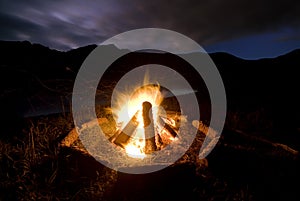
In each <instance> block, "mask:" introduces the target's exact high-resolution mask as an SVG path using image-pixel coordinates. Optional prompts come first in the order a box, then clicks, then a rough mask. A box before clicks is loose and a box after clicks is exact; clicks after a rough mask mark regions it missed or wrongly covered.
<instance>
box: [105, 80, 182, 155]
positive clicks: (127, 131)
mask: <svg viewBox="0 0 300 201" xmlns="http://www.w3.org/2000/svg"><path fill="white" fill-rule="evenodd" d="M167 94H169V96H170V92H169V91H168V90H167V89H165V88H162V87H160V86H159V85H157V84H156V85H154V84H148V85H144V86H142V87H138V88H137V89H136V90H135V91H134V93H133V94H132V95H130V96H129V95H128V96H127V97H124V98H123V100H125V101H123V102H122V101H120V104H119V105H118V108H114V109H115V112H114V116H115V119H116V122H117V129H116V132H115V133H114V135H113V136H111V137H110V141H111V142H112V143H114V144H115V145H116V146H119V147H121V148H122V149H124V150H125V152H126V154H127V155H128V156H130V157H132V158H140V159H143V158H145V157H146V156H147V155H149V154H151V153H153V152H155V151H158V150H161V149H163V148H164V147H165V146H167V145H168V144H170V143H172V142H173V141H174V140H176V139H177V135H178V129H179V125H180V109H178V107H179V105H178V102H177V100H176V98H175V97H167V96H168V95H167ZM125 96H126V95H125ZM172 102H173V103H172ZM174 102H175V103H174ZM171 105H176V106H175V108H176V107H177V108H176V109H174V106H173V110H169V109H168V108H172V107H171Z"/></svg>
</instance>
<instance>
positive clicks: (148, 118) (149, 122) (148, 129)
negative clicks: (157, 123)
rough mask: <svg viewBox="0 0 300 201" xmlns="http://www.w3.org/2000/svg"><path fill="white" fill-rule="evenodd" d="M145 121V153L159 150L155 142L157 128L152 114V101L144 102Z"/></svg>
mask: <svg viewBox="0 0 300 201" xmlns="http://www.w3.org/2000/svg"><path fill="white" fill-rule="evenodd" d="M143 122H144V130H145V139H146V142H145V153H146V154H150V153H152V152H154V151H156V150H157V146H156V143H155V130H154V122H153V114H152V105H151V103H149V102H147V101H145V102H143Z"/></svg>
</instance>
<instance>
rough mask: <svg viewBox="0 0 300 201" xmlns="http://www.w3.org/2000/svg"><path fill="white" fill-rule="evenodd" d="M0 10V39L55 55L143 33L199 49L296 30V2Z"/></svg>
mask: <svg viewBox="0 0 300 201" xmlns="http://www.w3.org/2000/svg"><path fill="white" fill-rule="evenodd" d="M0 6H1V7H0V22H1V33H0V39H3V40H26V39H28V40H30V41H32V42H38V43H42V44H45V45H48V46H50V47H53V48H58V49H69V48H72V47H78V46H82V45H87V44H91V43H99V42H102V41H103V40H104V39H106V38H109V37H111V36H113V35H115V34H117V33H120V32H123V31H127V30H131V29H135V28H144V27H159V28H166V29H172V30H174V31H178V32H181V33H183V34H185V35H187V36H189V37H191V38H192V39H194V40H196V41H197V42H199V43H200V44H201V45H209V44H213V43H216V42H219V41H224V40H228V39H233V38H238V37H242V36H247V35H250V34H260V33H264V32H271V31H278V30H280V29H283V28H289V29H291V30H296V31H299V27H300V26H299V25H300V12H299V10H300V1H298V0H285V1H279V0H275V1H270V0H267V1H259V0H252V1H250V0H245V1H240V0H227V1H226V0H222V1H221V0H220V1H219V0H210V1H199V0H192V1H182V0H174V1H161V0H152V1H140V0H133V1H121V0H120V1H81V0H73V1H70V0H62V1H48V2H47V3H46V2H45V1H33V0H30V1H21V0H17V1H16V0H15V1H8V0H3V1H1V3H0Z"/></svg>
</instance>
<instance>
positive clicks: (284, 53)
mask: <svg viewBox="0 0 300 201" xmlns="http://www.w3.org/2000/svg"><path fill="white" fill-rule="evenodd" d="M0 41H3V42H28V43H30V44H31V45H41V46H43V47H45V48H48V49H50V50H55V51H59V52H69V51H72V50H76V49H80V48H85V47H88V46H94V45H95V46H98V45H97V44H93V43H91V44H86V45H83V46H80V47H75V48H70V49H65V50H61V49H56V48H53V47H50V46H47V45H45V44H41V43H34V42H31V41H29V40H1V39H0ZM116 48H118V47H116ZM203 49H204V48H203ZM204 50H205V51H206V53H208V54H218V53H224V54H229V55H231V56H234V57H236V58H239V59H243V60H249V61H250V60H260V59H274V58H277V57H280V56H284V55H286V54H290V53H292V52H294V51H297V50H300V47H299V48H295V49H291V50H287V51H283V52H282V53H279V54H277V55H272V56H269V57H257V58H243V57H241V56H239V55H236V54H234V53H231V52H227V51H222V50H220V51H207V50H206V49H204ZM141 52H143V50H142V51H141Z"/></svg>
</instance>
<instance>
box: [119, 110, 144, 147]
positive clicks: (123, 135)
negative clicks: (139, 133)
mask: <svg viewBox="0 0 300 201" xmlns="http://www.w3.org/2000/svg"><path fill="white" fill-rule="evenodd" d="M138 113H139V111H137V112H136V113H135V114H134V115H133V117H132V118H131V119H130V121H129V122H128V123H127V125H126V126H125V127H124V128H123V130H122V131H121V132H120V133H119V134H117V135H118V136H117V137H116V139H115V140H114V143H115V144H116V145H118V146H121V147H123V148H125V146H126V145H127V144H128V142H129V140H130V138H131V136H132V135H133V133H134V131H135V130H136V129H137V127H138V125H139V122H138V121H137V114H138Z"/></svg>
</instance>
